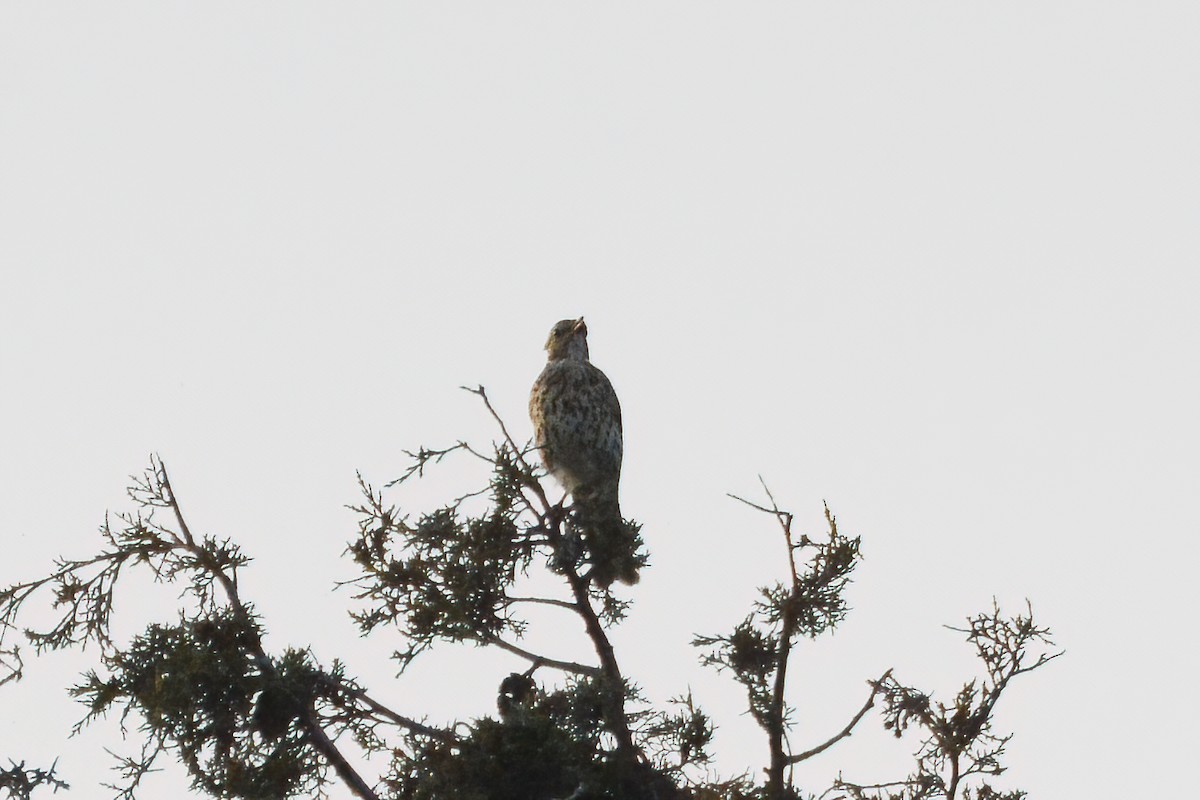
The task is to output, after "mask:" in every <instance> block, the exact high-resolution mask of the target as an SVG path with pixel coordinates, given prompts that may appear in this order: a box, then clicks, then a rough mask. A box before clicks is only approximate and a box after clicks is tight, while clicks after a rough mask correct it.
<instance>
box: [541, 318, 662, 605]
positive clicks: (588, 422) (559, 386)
mask: <svg viewBox="0 0 1200 800" xmlns="http://www.w3.org/2000/svg"><path fill="white" fill-rule="evenodd" d="M546 352H547V354H548V362H547V364H546V368H545V369H543V370H542V374H541V375H539V376H538V379H537V380H536V381H534V384H533V391H532V392H530V395H529V416H530V418H531V419H532V420H533V431H534V439H535V442H536V444H537V447H538V449H539V450H540V452H541V456H542V463H543V464H545V465H546V471H547V472H549V473H550V474H551V475H553V476H554V477H555V479H556V480H558V482H559V483H561V484H562V485H563V488H564V489H566V490H567V492H569V493H570V495H571V500H572V501H573V504H574V510H575V514H576V518H577V520H578V521H579V523H580V527H582V528H583V530H584V532H585V535H586V537H587V542H588V550H589V553H590V559H589V560H590V561H591V563H592V571H591V576H592V579H593V580H594V581H595V582H596V583H597V584H599V585H601V586H608V585H609V584H610V583H612V582H613V580H614V579H615V580H619V581H621V582H623V583H630V584H632V583H636V582H637V578H638V575H637V568H638V566H640V563H641V561H640V559H639V557H638V556H636V555H635V551H636V549H637V539H636V536H635V534H634V533H633V531H631V530H630V529H629V528H628V527H627V526H626V525H625V523H624V521H623V520H622V518H621V506H620V503H619V501H618V499H617V491H618V485H619V483H620V480H621V454H622V441H621V404H620V402H618V401H617V393H616V392H615V391H613V387H612V383H610V382H609V380H608V377H607V376H605V374H604V373H603V372H601V371H600V370H599V368H597V367H596V366H595V365H593V364H592V363H591V362H590V361H588V345H587V326H586V325H585V324H584V322H583V318H582V317H580V318H579V319H564V320H562V321H561V322H559V323H557V324H556V325H555V326H554V328H553V329H552V330H551V331H550V338H549V339H548V340H547V341H546Z"/></svg>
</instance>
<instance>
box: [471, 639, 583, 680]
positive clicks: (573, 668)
mask: <svg viewBox="0 0 1200 800" xmlns="http://www.w3.org/2000/svg"><path fill="white" fill-rule="evenodd" d="M486 642H487V644H494V645H496V647H499V648H500V649H501V650H507V651H508V652H510V653H512V654H513V655H517V656H520V657H521V658H524V659H526V660H527V661H530V662H531V663H534V664H541V665H543V666H547V667H554V668H555V669H561V670H563V671H564V672H575V673H578V674H580V675H590V676H593V677H595V676H597V675H600V674H601V670H600V668H599V667H590V666H588V665H587V664H579V663H577V662H575V661H560V660H558V659H557V658H547V657H546V656H539V655H538V654H537V653H531V652H529V651H528V650H526V649H524V648H521V647H517V646H516V645H515V644H512V643H511V642H506V641H504V640H503V639H500V638H497V637H492V638H491V639H487V640H486Z"/></svg>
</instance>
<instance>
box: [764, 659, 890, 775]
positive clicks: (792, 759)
mask: <svg viewBox="0 0 1200 800" xmlns="http://www.w3.org/2000/svg"><path fill="white" fill-rule="evenodd" d="M891 675H892V671H891V670H890V669H889V670H888V671H887V672H885V673H883V675H881V676H880V677H879V680H877V681H869V683H870V685H871V696H870V697H868V698H867V702H865V703H863V707H862V708H860V709H859V710H858V713H857V714H855V715H854V718H853V719H851V720H850V722H849V724H848V725H846V727H844V728H842V729H841V730H840V731H838V732H837V733H836V734H835V735H834V736H833V737H831V738H830V739H828V740H827V741H825V742H823V743H821V744H819V745H817V746H816V747H814V748H812V749H810V750H805V751H804V752H803V753H797V754H796V755H793V756H789V757H788V759H787V763H788V764H799V763H800V762H801V761H805V760H806V759H809V758H812V757H813V756H815V755H817V754H818V753H822V752H824V751H825V750H828V749H829V748H830V747H832V746H833V745H834V744H837V743H838V742H839V741H841V740H842V739H845V738H846V737H847V736H849V735H850V733H851V731H853V730H854V726H855V725H857V724H858V723H859V721H860V720H862V718H863V717H864V716H866V714H867V712H868V711H870V710H871V709H872V708H874V706H875V696H876V695H877V694H879V691H880V684H882V683H883V682H884V681H886V680H887V679H888V678H890V677H891Z"/></svg>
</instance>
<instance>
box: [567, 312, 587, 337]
mask: <svg viewBox="0 0 1200 800" xmlns="http://www.w3.org/2000/svg"><path fill="white" fill-rule="evenodd" d="M571 330H572V332H574V333H582V334H584V335H585V336H586V335H587V325H586V324H585V323H584V321H583V317H580V318H579V319H577V320H575V327H574V328H572V329H571Z"/></svg>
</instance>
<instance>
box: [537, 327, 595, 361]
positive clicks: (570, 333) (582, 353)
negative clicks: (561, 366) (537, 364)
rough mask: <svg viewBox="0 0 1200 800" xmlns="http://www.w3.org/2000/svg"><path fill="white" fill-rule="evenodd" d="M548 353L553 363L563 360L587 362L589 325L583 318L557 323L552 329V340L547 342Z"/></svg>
mask: <svg viewBox="0 0 1200 800" xmlns="http://www.w3.org/2000/svg"><path fill="white" fill-rule="evenodd" d="M546 352H547V353H548V354H549V358H550V360H551V361H558V360H559V359H563V358H574V359H577V360H579V361H587V360H588V346H587V325H586V324H584V322H583V317H580V318H579V319H564V320H560V321H559V322H556V323H555V324H554V327H553V328H551V329H550V338H549V339H547V340H546Z"/></svg>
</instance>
